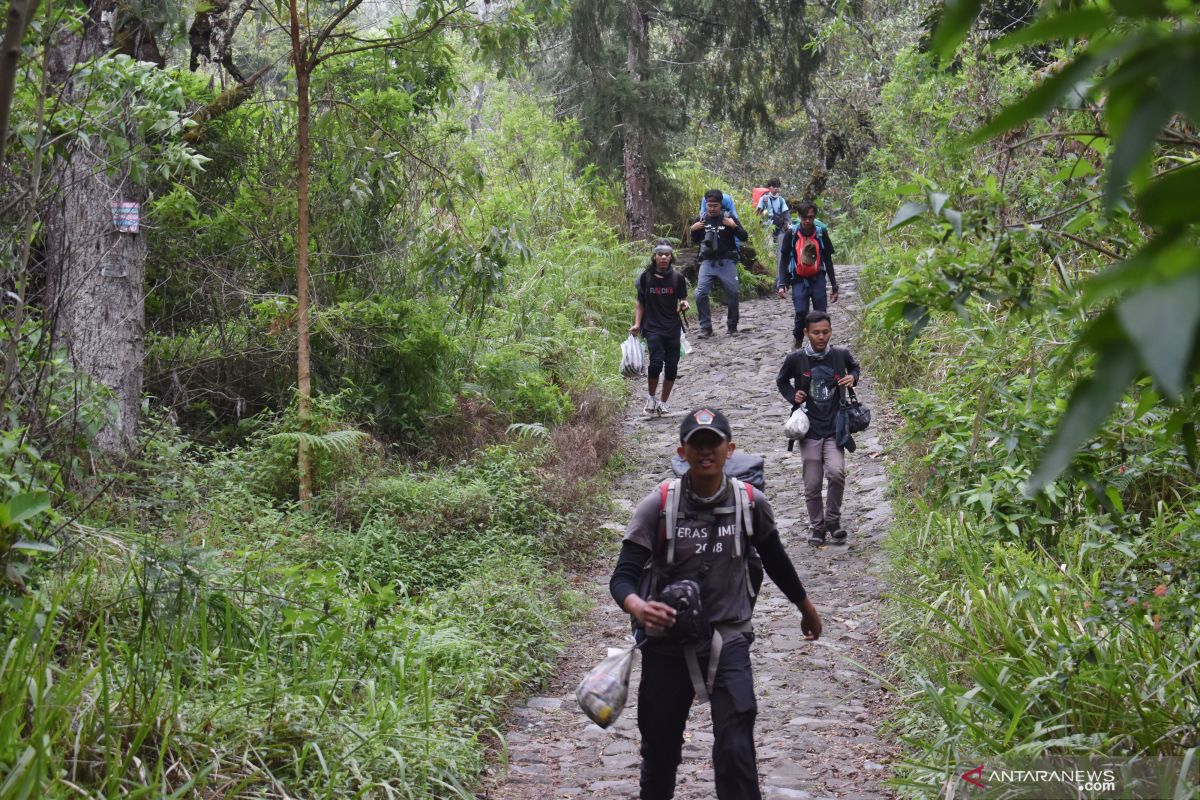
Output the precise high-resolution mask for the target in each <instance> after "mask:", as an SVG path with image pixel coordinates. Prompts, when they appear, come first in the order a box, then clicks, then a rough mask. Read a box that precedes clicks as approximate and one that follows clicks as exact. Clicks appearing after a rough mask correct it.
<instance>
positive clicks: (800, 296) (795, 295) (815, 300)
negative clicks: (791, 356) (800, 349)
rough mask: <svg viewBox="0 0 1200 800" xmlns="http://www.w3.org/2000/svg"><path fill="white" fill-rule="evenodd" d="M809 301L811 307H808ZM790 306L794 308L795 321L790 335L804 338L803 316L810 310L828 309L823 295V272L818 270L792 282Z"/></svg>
mask: <svg viewBox="0 0 1200 800" xmlns="http://www.w3.org/2000/svg"><path fill="white" fill-rule="evenodd" d="M810 303H811V305H812V308H811V309H810V308H809V304H810ZM792 308H794V309H795V310H796V321H795V323H794V324H793V325H792V336H794V337H795V338H797V339H802V338H804V318H805V317H807V316H808V312H809V311H810V310H811V311H828V310H829V298H828V297H826V295H825V273H824V272H819V273H817V274H816V275H814V276H813V277H811V278H797V279H796V282H795V283H793V284H792Z"/></svg>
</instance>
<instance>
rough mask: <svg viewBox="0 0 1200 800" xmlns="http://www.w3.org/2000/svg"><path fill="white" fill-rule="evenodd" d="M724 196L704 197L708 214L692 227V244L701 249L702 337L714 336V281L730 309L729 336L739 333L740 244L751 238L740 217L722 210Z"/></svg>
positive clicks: (716, 192)
mask: <svg viewBox="0 0 1200 800" xmlns="http://www.w3.org/2000/svg"><path fill="white" fill-rule="evenodd" d="M722 199H724V193H722V192H721V190H720V189H709V190H708V191H707V192H705V193H704V207H705V214H704V216H702V217H701V218H700V219H698V220H696V221H695V222H693V223H692V242H693V243H694V244H696V245H698V246H699V247H700V278H699V280H698V281H697V282H696V311H697V315H698V316H699V318H700V335H701V336H703V337H705V338H707V337H709V336H712V334H713V329H712V310H711V308H710V306H709V302H708V296H709V295H710V294H712V285H713V281H720V282H721V288H722V289H723V290H724V292H725V305H726V306H727V307H728V309H729V311H728V315H727V318H726V327H727V330H728V331H729V333H731V334H734V333H737V327H738V273H737V259H738V251H737V242H738V240H739V239H740V240H741V241H743V242H744V241H746V239H747V238H749V236H750V234H748V233H746V229H745V228H743V227H742V224H741V223H740V222H738V219H737V217H735V216H733V215H731V214H729V213H728V212H726V211H724V210H723V209H722V208H721V201H722Z"/></svg>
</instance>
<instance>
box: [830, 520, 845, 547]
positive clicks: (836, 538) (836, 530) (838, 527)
mask: <svg viewBox="0 0 1200 800" xmlns="http://www.w3.org/2000/svg"><path fill="white" fill-rule="evenodd" d="M846 536H847V533H846V529H845V528H843V527H842V524H841V523H840V522H831V523H829V538H830V539H832V540H833V544H845V543H846Z"/></svg>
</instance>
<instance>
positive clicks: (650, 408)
mask: <svg viewBox="0 0 1200 800" xmlns="http://www.w3.org/2000/svg"><path fill="white" fill-rule="evenodd" d="M657 410H658V401H657V400H655V399H654V395H652V394H648V395H646V408H645V411H646V413H647V414H653V413H654V412H655V411H657Z"/></svg>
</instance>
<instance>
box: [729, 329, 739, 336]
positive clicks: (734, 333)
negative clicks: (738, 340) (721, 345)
mask: <svg viewBox="0 0 1200 800" xmlns="http://www.w3.org/2000/svg"><path fill="white" fill-rule="evenodd" d="M737 332H738V331H737V328H730V329H729V335H730V336H737Z"/></svg>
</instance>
